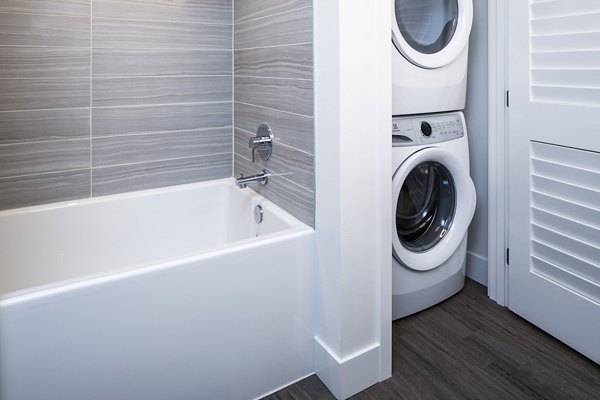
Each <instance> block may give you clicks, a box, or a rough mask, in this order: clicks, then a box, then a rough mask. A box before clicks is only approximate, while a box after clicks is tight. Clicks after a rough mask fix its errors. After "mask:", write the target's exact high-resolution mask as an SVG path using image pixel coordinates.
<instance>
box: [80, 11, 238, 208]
mask: <svg viewBox="0 0 600 400" xmlns="http://www.w3.org/2000/svg"><path fill="white" fill-rule="evenodd" d="M231 4H232V3H231V0H192V1H185V2H181V1H177V2H175V1H170V2H166V1H158V0H144V1H141V0H119V1H112V0H97V1H94V2H93V20H92V24H93V35H94V37H93V49H92V55H93V65H94V68H93V79H92V107H93V110H92V135H93V145H92V149H93V152H92V153H93V154H92V165H93V172H92V176H93V179H92V195H93V196H97V195H103V194H112V193H121V192H125V191H129V190H140V189H149V188H155V187H161V186H169V185H175V184H182V183H189V182H196V181H201V180H206V179H214V178H221V177H224V176H229V175H230V174H231V164H232V155H231V153H232V147H233V146H232V96H233V82H232V74H233V71H232V57H233V53H232V48H231V47H232V46H231V41H232V35H233V27H232V25H231Z"/></svg>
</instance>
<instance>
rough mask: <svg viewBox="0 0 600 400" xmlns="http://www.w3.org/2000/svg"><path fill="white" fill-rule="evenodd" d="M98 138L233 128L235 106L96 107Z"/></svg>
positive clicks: (214, 104)
mask: <svg viewBox="0 0 600 400" xmlns="http://www.w3.org/2000/svg"><path fill="white" fill-rule="evenodd" d="M92 124H93V126H94V138H97V137H102V136H112V135H127V134H137V133H150V132H167V131H177V130H191V129H202V128H207V127H211V128H225V127H231V125H232V124H233V122H232V105H231V103H229V102H228V103H204V104H166V105H155V106H135V107H114V108H112V107H111V108H94V109H93V115H92Z"/></svg>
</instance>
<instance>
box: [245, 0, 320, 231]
mask: <svg viewBox="0 0 600 400" xmlns="http://www.w3.org/2000/svg"><path fill="white" fill-rule="evenodd" d="M312 1H313V0H235V1H234V4H235V6H234V76H235V84H234V86H235V90H234V93H235V94H234V125H235V131H234V135H235V145H234V148H235V157H234V172H235V174H236V176H237V175H239V174H240V173H243V174H244V175H249V174H255V173H257V172H259V171H260V170H262V169H263V168H265V167H266V168H267V169H268V170H269V171H270V172H272V173H274V174H276V175H277V174H279V175H281V176H275V177H273V178H271V179H270V180H269V184H267V185H265V186H260V185H257V186H256V187H254V188H255V189H256V190H257V191H259V192H260V193H262V194H263V195H264V196H265V197H267V198H269V199H270V200H271V201H273V202H274V203H276V204H278V205H279V206H280V207H282V208H284V209H285V210H286V211H288V212H290V213H291V214H293V215H295V216H296V217H297V218H299V219H300V220H302V221H303V222H305V223H306V224H308V225H311V226H314V222H315V221H314V202H315V195H314V187H315V182H314V179H315V178H314V177H315V174H314V128H313V127H314V109H313V97H314V96H313V23H312V20H313V14H312ZM263 122H267V123H268V124H269V125H270V126H271V128H272V130H273V134H274V136H275V138H276V142H275V145H274V148H273V155H272V157H271V159H269V160H268V161H266V162H263V161H262V160H260V158H259V157H258V155H257V159H256V162H255V163H252V161H251V160H252V153H251V152H250V149H249V148H248V140H249V139H250V137H252V136H253V135H255V133H256V129H257V128H258V126H259V125H260V124H261V123H263Z"/></svg>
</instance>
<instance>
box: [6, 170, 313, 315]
mask: <svg viewBox="0 0 600 400" xmlns="http://www.w3.org/2000/svg"><path fill="white" fill-rule="evenodd" d="M227 185H232V186H231V187H232V188H235V180H234V178H232V177H229V178H223V179H216V180H211V181H205V182H195V183H188V184H183V185H173V186H167V187H162V188H155V189H145V190H138V191H134V192H126V193H118V194H112V195H107V196H99V197H91V198H85V199H78V200H69V201H62V202H56V203H49V204H42V205H35V206H27V207H21V208H15V209H10V210H3V211H0V219H1V218H2V217H3V216H7V217H8V216H18V215H22V214H36V213H41V212H44V211H53V210H61V209H69V208H74V207H82V206H86V205H90V206H93V205H95V204H103V203H109V202H112V201H119V200H125V199H136V198H143V197H146V196H153V195H161V194H168V193H177V192H182V191H187V190H193V189H202V188H206V187H210V186H227ZM235 190H243V191H244V192H245V193H244V194H245V195H247V196H250V197H251V198H252V199H253V200H254V201H257V202H258V203H259V204H261V205H263V206H265V207H269V208H271V207H272V208H274V209H275V211H276V213H278V214H280V217H282V219H283V220H284V221H285V222H286V223H288V224H289V225H290V227H289V228H286V229H283V230H280V231H277V232H273V233H269V234H264V235H260V236H258V237H249V238H245V239H242V240H237V241H233V242H230V243H226V244H223V245H220V246H216V247H213V248H210V249H205V250H200V251H196V252H189V253H185V254H181V255H176V256H174V257H173V258H170V259H167V260H164V259H163V260H157V262H156V263H152V264H149V263H144V264H134V265H131V266H127V267H122V268H117V269H114V270H111V271H107V272H101V273H97V274H90V275H87V276H82V277H77V278H71V279H64V280H59V281H56V282H52V283H47V284H42V285H37V286H32V287H28V288H24V289H18V290H13V291H10V292H5V293H0V310H1V309H2V308H4V307H5V306H8V305H13V304H18V303H21V302H25V301H29V300H33V299H37V298H42V297H45V296H50V295H54V294H58V293H63V292H68V291H72V290H78V289H82V288H85V287H90V286H94V285H99V284H106V283H109V282H112V281H115V280H118V279H122V278H127V277H133V276H137V275H141V274H145V273H151V272H153V271H157V270H162V269H168V268H174V267H176V266H178V265H183V264H188V263H191V262H196V261H201V260H204V259H208V258H211V257H218V256H220V255H223V254H227V253H233V252H238V251H243V250H245V249H250V248H254V247H258V246H261V245H268V244H270V243H276V242H278V241H281V240H287V239H289V238H293V237H301V236H303V235H306V234H310V233H311V232H314V231H315V230H314V228H312V227H310V226H308V225H306V224H305V223H303V222H302V221H300V220H298V219H297V218H296V217H294V216H293V215H291V214H290V213H289V212H287V211H285V210H284V209H283V208H281V207H280V206H278V205H277V204H275V203H273V202H272V201H271V200H269V199H267V198H266V197H264V196H263V195H261V194H260V193H258V192H256V191H254V190H252V189H251V188H244V189H237V188H235Z"/></svg>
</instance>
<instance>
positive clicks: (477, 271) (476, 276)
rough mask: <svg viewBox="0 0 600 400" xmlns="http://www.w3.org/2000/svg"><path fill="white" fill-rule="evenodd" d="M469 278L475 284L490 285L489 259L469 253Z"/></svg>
mask: <svg viewBox="0 0 600 400" xmlns="http://www.w3.org/2000/svg"><path fill="white" fill-rule="evenodd" d="M467 277H468V278H471V279H473V280H474V281H475V282H477V283H480V284H482V285H483V286H486V287H487V285H488V261H487V258H485V257H482V256H480V255H478V254H475V253H471V252H470V251H467Z"/></svg>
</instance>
